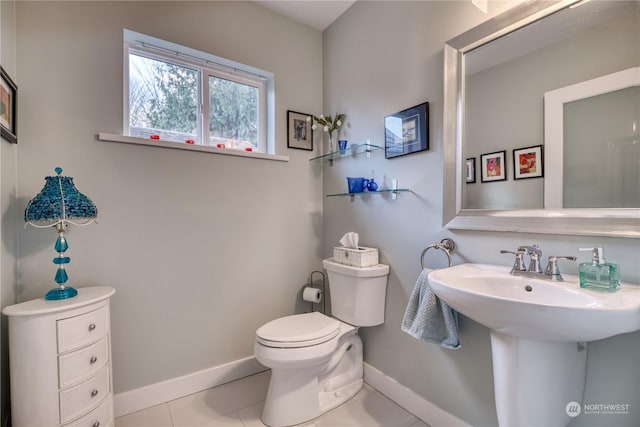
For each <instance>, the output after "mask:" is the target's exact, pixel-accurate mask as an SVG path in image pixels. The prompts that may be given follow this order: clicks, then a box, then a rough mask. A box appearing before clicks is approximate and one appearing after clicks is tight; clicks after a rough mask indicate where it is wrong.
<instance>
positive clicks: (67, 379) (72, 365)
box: [58, 335, 109, 388]
mask: <svg viewBox="0 0 640 427" xmlns="http://www.w3.org/2000/svg"><path fill="white" fill-rule="evenodd" d="M108 362H109V336H108V335H105V336H104V337H102V339H101V340H100V341H98V342H97V343H94V344H91V345H90V346H88V347H84V348H81V349H80V350H76V351H72V352H71V353H66V354H63V355H60V356H58V375H59V384H60V388H65V387H68V386H70V385H73V384H76V383H78V382H80V381H82V380H84V379H86V378H89V377H90V376H92V375H94V374H95V373H96V372H98V371H99V370H100V369H102V368H103V367H104V366H105V365H106V364H107V363H108Z"/></svg>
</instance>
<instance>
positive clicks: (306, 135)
mask: <svg viewBox="0 0 640 427" xmlns="http://www.w3.org/2000/svg"><path fill="white" fill-rule="evenodd" d="M311 126H313V116H312V115H311V114H304V113H298V112H297V111H291V110H289V111H287V129H288V130H287V147H288V148H297V149H298V150H309V151H313V129H312V127H311Z"/></svg>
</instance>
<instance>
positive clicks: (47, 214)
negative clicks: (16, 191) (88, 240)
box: [24, 168, 98, 300]
mask: <svg viewBox="0 0 640 427" xmlns="http://www.w3.org/2000/svg"><path fill="white" fill-rule="evenodd" d="M55 172H56V174H57V175H56V176H47V177H45V184H44V188H43V189H42V191H40V193H39V194H38V195H37V196H36V197H34V198H33V199H32V200H31V201H29V203H28V204H27V207H26V209H25V210H24V220H25V222H26V223H27V224H30V225H32V226H34V227H36V228H48V227H55V228H56V230H57V231H58V238H57V239H56V243H55V245H54V246H53V247H54V248H55V250H56V251H57V252H58V257H57V258H54V259H53V263H54V264H55V265H57V266H58V271H57V272H56V276H55V282H56V283H57V284H58V287H57V288H54V289H51V290H50V291H49V292H47V294H46V295H45V297H44V299H45V300H61V299H67V298H73V297H75V296H76V295H78V291H77V290H75V289H74V288H72V287H69V286H65V283H66V282H67V280H68V279H69V277H68V275H67V272H66V271H65V268H64V266H65V264H69V262H70V261H71V258H69V257H68V256H64V252H65V251H66V250H67V249H68V248H69V245H68V244H67V239H66V238H65V236H64V232H65V230H66V227H67V224H73V225H88V224H91V223H93V222H95V220H96V218H97V217H98V209H97V208H96V205H94V204H93V202H92V201H91V199H89V198H88V197H87V196H85V195H84V194H82V193H81V192H79V191H78V189H77V188H76V187H75V185H74V184H73V178H72V177H70V176H62V175H61V174H62V169H61V168H56V169H55ZM25 227H26V224H25Z"/></svg>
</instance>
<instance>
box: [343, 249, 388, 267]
mask: <svg viewBox="0 0 640 427" xmlns="http://www.w3.org/2000/svg"><path fill="white" fill-rule="evenodd" d="M333 260H334V261H335V262H337V263H340V264H346V265H350V266H352V267H371V266H372V265H376V264H378V249H377V248H367V247H364V246H360V247H358V249H353V248H345V247H344V246H339V247H338V246H335V247H334V248H333Z"/></svg>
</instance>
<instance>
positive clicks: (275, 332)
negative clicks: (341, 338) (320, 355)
mask: <svg viewBox="0 0 640 427" xmlns="http://www.w3.org/2000/svg"><path fill="white" fill-rule="evenodd" d="M339 332H340V322H339V321H338V320H336V319H334V318H331V317H328V316H325V315H324V314H321V313H318V312H313V313H305V314H294V315H292V316H285V317H281V318H279V319H275V320H272V321H271V322H269V323H266V324H265V325H263V326H261V327H260V328H258V330H257V331H256V341H257V342H258V343H260V344H261V345H264V346H267V347H274V348H300V347H310V346H314V345H318V344H322V343H325V342H327V341H330V340H332V339H334V338H335V337H336V336H338V334H339Z"/></svg>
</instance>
